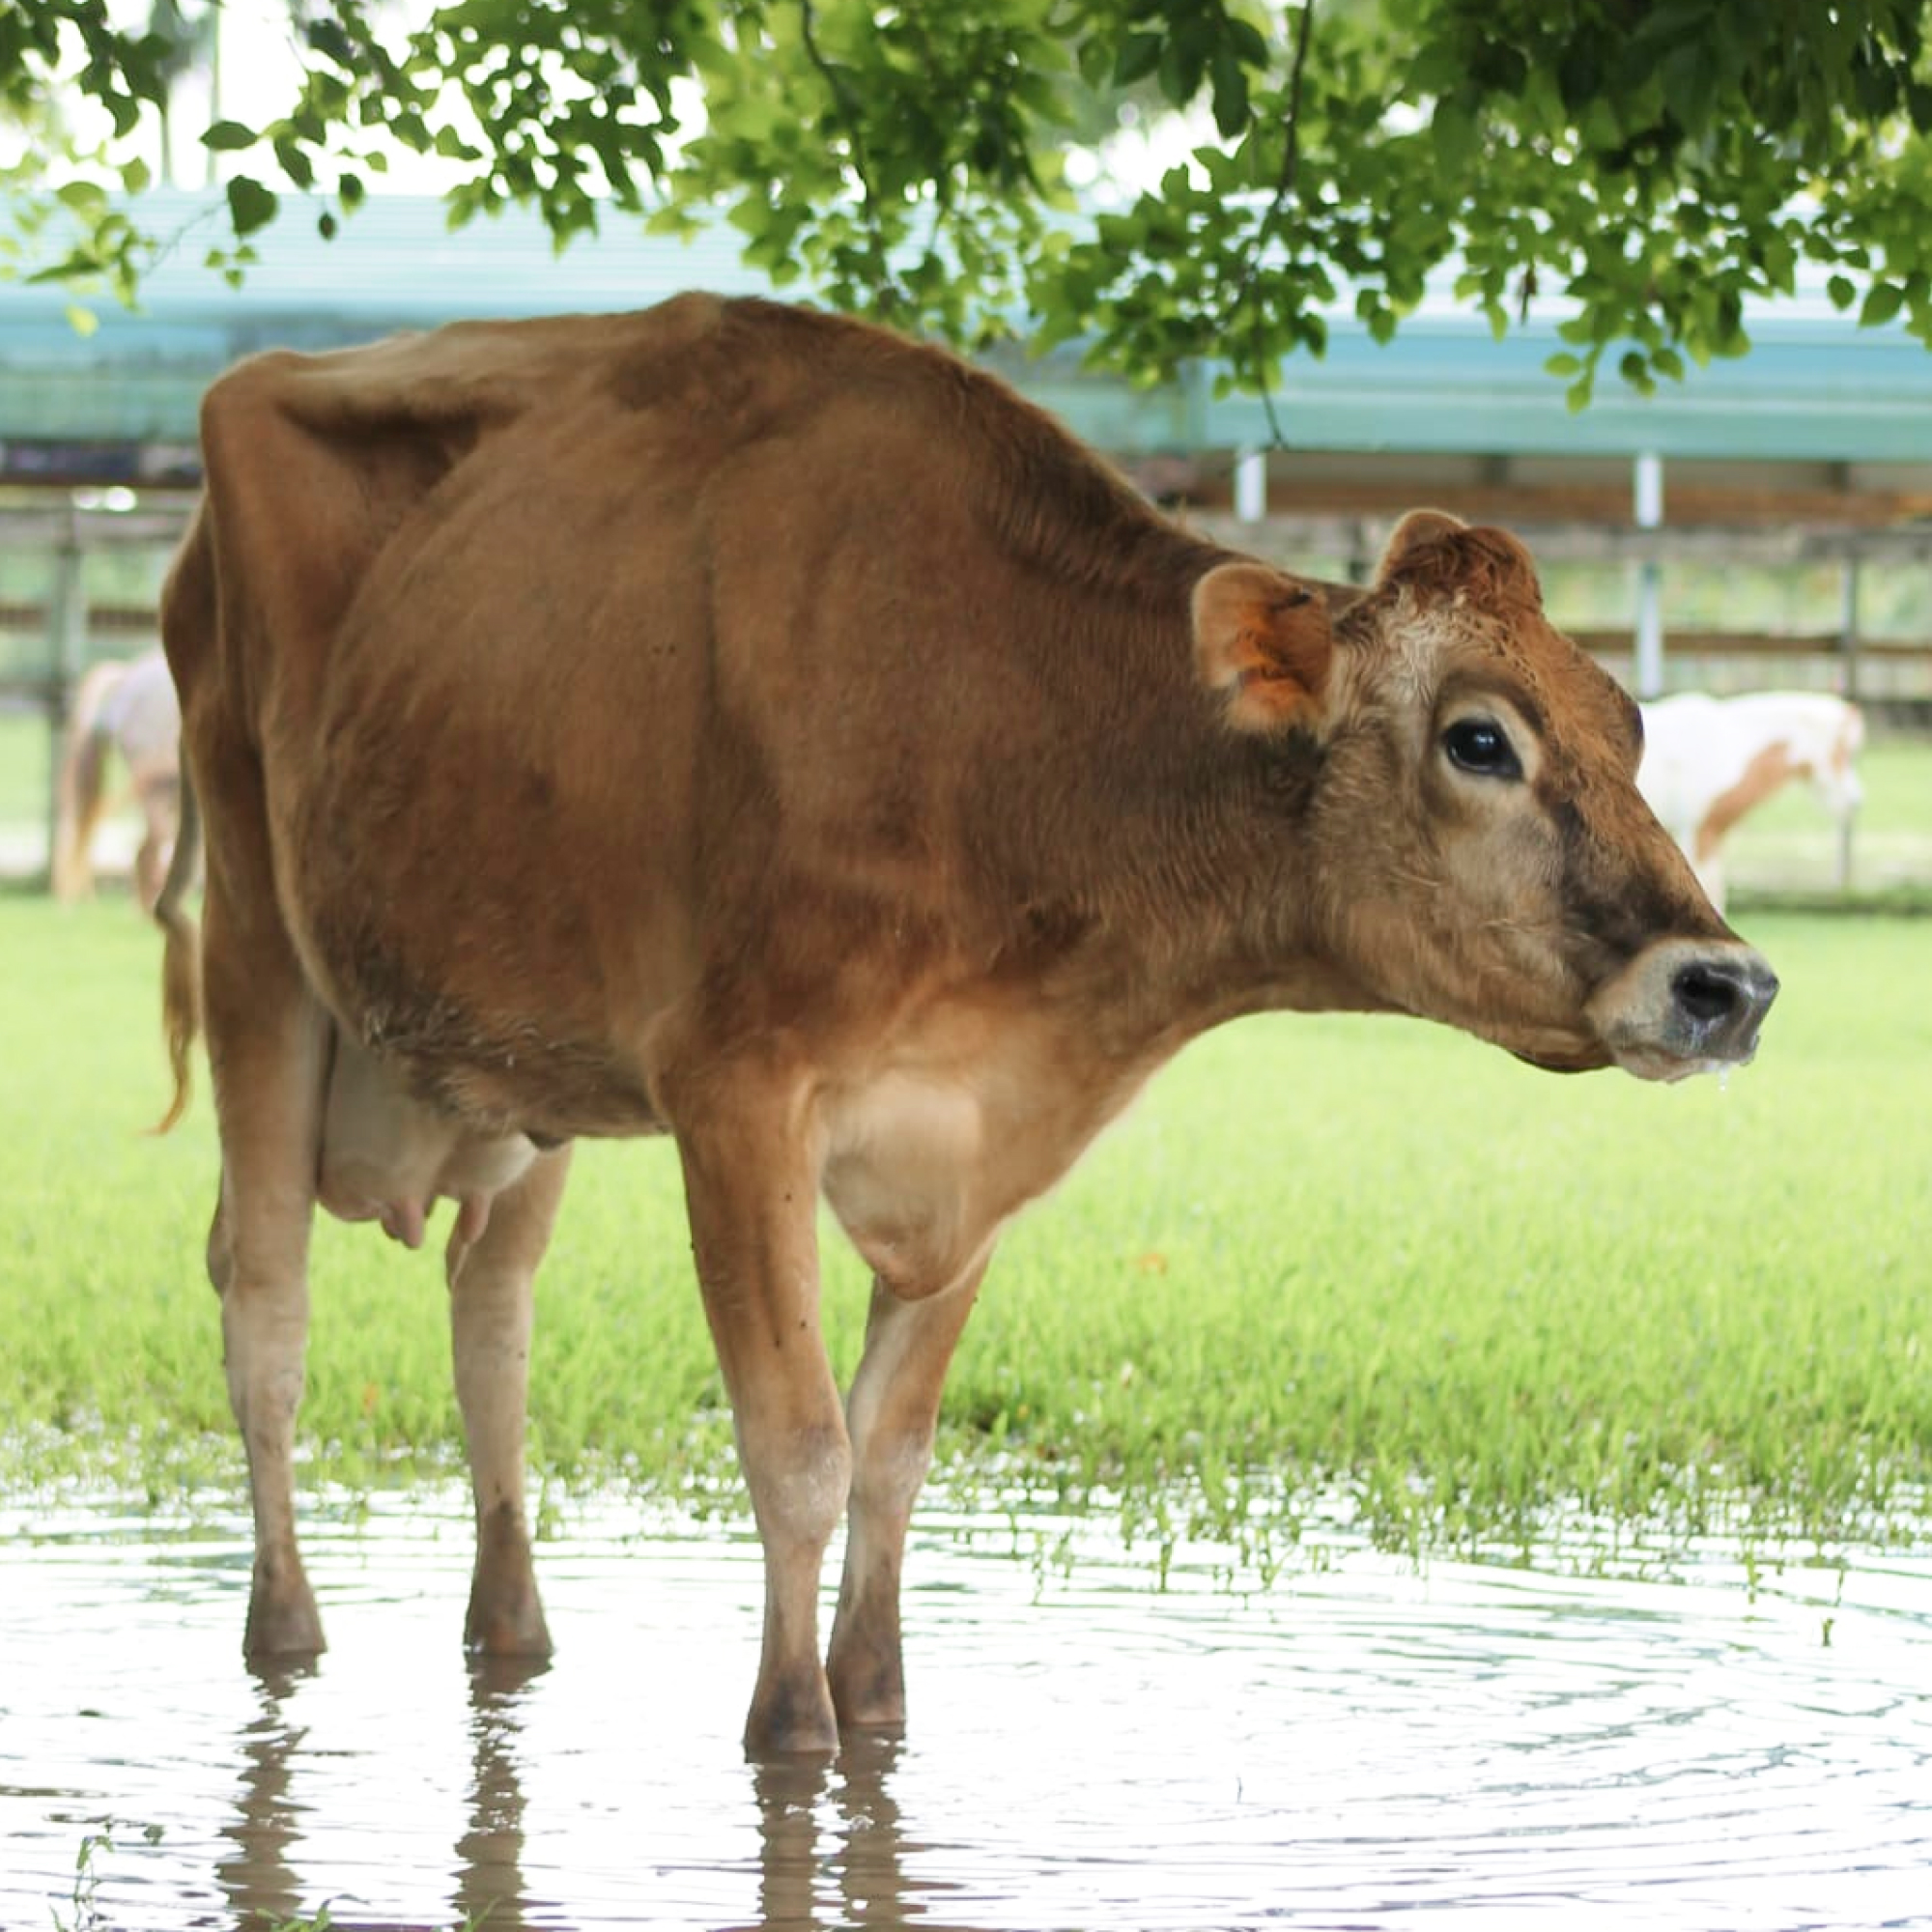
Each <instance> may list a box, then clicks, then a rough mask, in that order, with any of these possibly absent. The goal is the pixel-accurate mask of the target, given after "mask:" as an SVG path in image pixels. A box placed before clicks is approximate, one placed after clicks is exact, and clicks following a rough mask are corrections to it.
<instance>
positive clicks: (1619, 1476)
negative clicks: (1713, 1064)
mask: <svg viewBox="0 0 1932 1932" xmlns="http://www.w3.org/2000/svg"><path fill="white" fill-rule="evenodd" d="M1748 925H1749V931H1750V934H1751V936H1752V937H1753V938H1755V939H1756V940H1758V941H1759V943H1761V944H1762V945H1763V946H1764V947H1765V948H1766V950H1767V951H1768V952H1770V953H1771V955H1772V957H1773V959H1774V962H1775V963H1776V966H1777V968H1778V970H1779V972H1780V973H1781V974H1782V976H1783V977H1784V980H1785V988H1786V990H1785V992H1784V994H1783V996H1782V998H1781V1000H1780V1003H1779V1006H1778V1008H1777V1009H1776V1012H1775V1014H1774V1015H1773V1018H1772V1021H1771V1023H1770V1025H1769V1027H1768V1029H1767V1037H1766V1044H1765V1048H1764V1051H1763V1053H1762V1055H1761V1056H1760V1060H1759V1063H1758V1064H1757V1065H1754V1066H1752V1067H1750V1068H1748V1069H1747V1070H1745V1071H1743V1072H1741V1073H1739V1074H1737V1075H1735V1076H1734V1077H1733V1078H1732V1079H1731V1080H1730V1082H1729V1084H1728V1087H1727V1088H1724V1089H1720V1088H1719V1086H1718V1085H1717V1084H1716V1083H1715V1082H1711V1081H1705V1082H1698V1083H1690V1084H1688V1085H1686V1086H1684V1087H1679V1088H1671V1089H1660V1088H1655V1087H1645V1086H1642V1085H1640V1084H1639V1083H1637V1082H1634V1081H1631V1080H1629V1079H1627V1078H1625V1077H1624V1076H1622V1075H1618V1074H1609V1073H1605V1074H1597V1075H1590V1076H1584V1077H1581V1078H1576V1079H1561V1078H1556V1077H1553V1076H1549V1075H1544V1074H1540V1073H1536V1072H1534V1071H1532V1070H1530V1069H1528V1068H1525V1067H1523V1066H1521V1065H1518V1064H1517V1063H1515V1062H1513V1061H1511V1060H1509V1059H1508V1058H1507V1057H1505V1056H1503V1055H1501V1054H1498V1053H1496V1052H1495V1051H1494V1050H1493V1049H1490V1048H1486V1047H1483V1046H1480V1045H1478V1044H1477V1043H1475V1042H1473V1041H1470V1040H1466V1039H1464V1038H1463V1037H1459V1036H1456V1035H1452V1034H1450V1033H1447V1032H1444V1031H1441V1030H1438V1029H1435V1028H1431V1027H1427V1026H1423V1025H1420V1024H1417V1023H1415V1022H1409V1021H1395V1020H1361V1019H1351V1018H1345V1017H1332V1018H1306V1017H1284V1018H1281V1019H1265V1020H1259V1021H1252V1022H1244V1023H1242V1024H1240V1025H1238V1026H1236V1027H1233V1028H1230V1029H1227V1030H1224V1031H1223V1032H1221V1033H1219V1034H1217V1035H1214V1036H1211V1037H1208V1039H1206V1040H1204V1041H1202V1042H1200V1043H1198V1044H1197V1045H1196V1046H1195V1047H1194V1048H1193V1049H1191V1050H1190V1051H1189V1052H1188V1053H1187V1054H1185V1055H1183V1056H1182V1058H1181V1059H1180V1061H1179V1062H1178V1063H1177V1064H1176V1065H1174V1066H1173V1067H1171V1068H1170V1069H1169V1070H1168V1071H1167V1072H1166V1073H1165V1074H1164V1075H1163V1076H1162V1077H1161V1078H1160V1079H1159V1080H1158V1081H1157V1082H1156V1083H1155V1085H1154V1086H1153V1088H1152V1089H1151V1092H1150V1094H1148V1096H1147V1097H1146V1098H1145V1099H1144V1100H1143V1101H1142V1103H1141V1104H1140V1105H1139V1107H1138V1108H1137V1109H1136V1110H1135V1111H1134V1112H1133V1113H1132V1114H1131V1115H1130V1116H1129V1117H1128V1119H1127V1120H1126V1121H1125V1122H1123V1123H1122V1125H1120V1126H1119V1127H1118V1128H1117V1129H1116V1130H1115V1131H1114V1132H1113V1133H1112V1134H1111V1135H1109V1136H1108V1137H1107V1138H1106V1139H1104V1140H1103V1141H1102V1143H1101V1144H1100V1145H1099V1147H1098V1148H1097V1149H1096V1150H1095V1151H1094V1153H1093V1154H1092V1155H1091V1156H1090V1158H1089V1160H1088V1161H1087V1162H1086V1163H1085V1164H1084V1165H1083V1166H1082V1167H1081V1168H1080V1169H1078V1170H1077V1171H1076V1173H1075V1175H1074V1176H1073V1178H1072V1179H1070V1180H1069V1181H1068V1182H1067V1184H1066V1185H1065V1187H1063V1188H1062V1189H1061V1190H1060V1191H1059V1192H1058V1193H1057V1194H1056V1195H1055V1196H1054V1197H1052V1198H1051V1199H1050V1200H1049V1201H1047V1202H1046V1203H1044V1204H1042V1205H1041V1206H1040V1207H1039V1208H1036V1209H1035V1210H1034V1211H1033V1212H1032V1213H1031V1215H1029V1216H1027V1217H1025V1218H1023V1219H1022V1221H1021V1222H1020V1223H1019V1224H1018V1226H1017V1227H1016V1228H1015V1229H1014V1230H1013V1231H1012V1232H1011V1233H1010V1234H1009V1237H1008V1239H1007V1241H1006V1243H1005V1245H1004V1248H1003V1252H1002V1254H1001V1256H1000V1257H999V1259H998V1261H997V1262H996V1264H995V1266H994V1269H993V1273H992V1276H991V1278H990V1280H989V1283H988V1286H987V1289H986V1292H985V1294H984V1296H983V1298H982V1301H981V1305H980V1310H979V1311H978V1313H977V1314H976V1315H975V1318H974V1321H973V1324H972V1326H971V1327H970V1328H969V1331H968V1334H967V1338H966V1341H965V1343H964V1345H963V1346H962V1349H961V1351H960V1355H959V1359H958V1361H957V1363H956V1364H955V1367H954V1372H953V1375H952V1380H951V1383H950V1385H949V1389H948V1394H947V1402H946V1406H945V1410H944V1418H943V1437H942V1445H941V1450H942V1462H943V1465H944V1467H945V1469H946V1472H947V1475H948V1478H949V1480H950V1481H951V1482H952V1484H953V1485H954V1487H955V1488H958V1489H963V1490H965V1491H967V1492H977V1493H978V1494H980V1495H981V1496H993V1495H997V1496H1003V1497H1010V1496H1012V1495H1013V1494H1015V1493H1020V1492H1024V1493H1026V1494H1030V1495H1034V1496H1045V1497H1049V1498H1051V1499H1053V1500H1055V1501H1057V1502H1061V1503H1065V1504H1070V1505H1072V1506H1074V1507H1076V1508H1090V1509H1091V1508H1108V1509H1118V1510H1119V1511H1121V1512H1122V1515H1123V1517H1124V1519H1125V1520H1126V1521H1127V1522H1128V1524H1129V1526H1130V1527H1131V1528H1133V1529H1135V1530H1136V1531H1138V1532H1148V1533H1151V1534H1152V1535H1153V1536H1154V1537H1155V1538H1156V1540H1158V1541H1166V1540H1168V1539H1171V1538H1172V1537H1174V1536H1176V1535H1179V1534H1180V1533H1182V1532H1184V1531H1195V1532H1202V1533H1206V1534H1208V1535H1210V1536H1214V1537H1218V1538H1220V1539H1222V1540H1224V1541H1226V1542H1227V1543H1229V1544H1230V1545H1231V1546H1232V1547H1233V1548H1236V1549H1237V1550H1239V1551H1240V1552H1241V1553H1242V1554H1244V1555H1245V1556H1247V1557H1249V1558H1252V1559H1254V1560H1256V1561H1259V1562H1260V1563H1261V1564H1262V1565H1263V1566H1264V1568H1265V1567H1266V1566H1267V1565H1269V1564H1271V1563H1273V1562H1276V1561H1279V1560H1281V1559H1282V1558H1283V1556H1284V1553H1285V1551H1286V1550H1287V1549H1288V1548H1289V1547H1290V1546H1292V1545H1293V1541H1294V1539H1295V1537H1296V1536H1297V1535H1298V1533H1299V1529H1300V1524H1301V1522H1302V1520H1303V1519H1304V1517H1305V1515H1306V1513H1307V1512H1309V1511H1311V1510H1314V1509H1318V1508H1320V1509H1325V1510H1330V1511H1332V1510H1333V1509H1334V1508H1335V1507H1337V1506H1338V1499H1339V1502H1340V1504H1341V1506H1344V1507H1348V1508H1351V1509H1352V1510H1354V1511H1355V1512H1356V1513H1357V1514H1358V1518H1359V1520H1361V1521H1362V1522H1363V1523H1364V1524H1365V1525H1366V1527H1367V1529H1368V1530H1369V1532H1370V1533H1371V1534H1372V1535H1373V1536H1374V1537H1375V1538H1376V1539H1377V1540H1378V1541H1379V1542H1381V1543H1383V1544H1386V1545H1392V1546H1398V1547H1404V1548H1414V1549H1424V1548H1457V1549H1476V1548H1494V1547H1496V1546H1502V1547H1504V1548H1530V1547H1532V1546H1534V1545H1536V1544H1537V1543H1538V1542H1539V1541H1540V1540H1545V1539H1547V1538H1548V1536H1549V1535H1550V1534H1551V1533H1552V1525H1553V1524H1554V1523H1555V1521H1556V1520H1557V1518H1558V1516H1559V1515H1560V1513H1562V1512H1564V1511H1566V1510H1572V1509H1580V1510H1581V1511H1582V1512H1584V1513H1585V1515H1586V1516H1587V1517H1588V1518H1589V1519H1590V1520H1592V1521H1594V1522H1596V1523H1598V1524H1600V1525H1605V1524H1606V1525H1608V1526H1609V1528H1608V1531H1607V1533H1608V1534H1609V1535H1610V1536H1611V1537H1612V1538H1614V1537H1616V1536H1619V1535H1622V1534H1623V1533H1624V1532H1625V1531H1628V1532H1630V1533H1631V1534H1632V1535H1637V1534H1644V1535H1649V1534H1653V1533H1665V1532H1667V1533H1668V1534H1670V1535H1674V1536H1682V1535H1684V1534H1689V1533H1694V1532H1697V1531H1701V1530H1706V1529H1721V1530H1725V1531H1730V1532H1738V1531H1742V1532H1744V1533H1746V1534H1747V1535H1750V1536H1804V1537H1808V1538H1816V1539H1819V1540H1821V1541H1823V1542H1826V1543H1839V1544H1842V1543H1885V1542H1889V1541H1899V1540H1912V1539H1919V1540H1922V1539H1923V1537H1924V1536H1925V1534H1926V1531H1927V1520H1926V1517H1925V1515H1924V1511H1925V1508H1926V1484H1927V1478H1928V1463H1929V1462H1932V1189H1928V1187H1927V1184H1926V1176H1927V1173H1928V1169H1932V1111H1928V1108H1927V1106H1926V1085H1925V1067H1926V1065H1927V1064H1928V1049H1932V1008H1928V1006H1927V1004H1926V1002H1925V999H1924V988H1925V987H1926V986H1927V985H1932V923H1929V922H1925V921H1917V920H1875V919H1848V918H1835V919H1828V918H1811V917H1800V916H1793V915H1783V914H1768V915H1764V916H1762V917H1760V918H1758V919H1756V920H1755V921H1753V922H1749V923H1748ZM0 954H4V956H5V958H6V960H7V961H8V974H7V979H8V984H9V987H10V989H11V990H12V991H13V993H14V997H13V998H12V999H11V1000H10V1001H9V1002H8V1003H7V1005H6V1008H5V1009H4V1014H0V1065H5V1067H6V1069H7V1074H6V1080H5V1084H4V1089H0V1126H4V1132H5V1146H6V1149H7V1161H6V1165H5V1168H4V1179H0V1256H4V1265H0V1332H4V1333H5V1334H6V1335H7V1336H8V1338H9V1339H8V1346H7V1348H6V1350H5V1351H4V1358H0V1487H11V1488H15V1489H18V1488H22V1487H28V1486H33V1485H37V1484H43V1483H51V1482H57V1481H66V1480H75V1479H79V1480H97V1479H98V1480H101V1481H112V1482H115V1483H117V1484H121V1485H132V1486H135V1487H137V1488H139V1487H145V1488H146V1490H147V1491H148V1492H150V1493H151V1494H152V1495H153V1496H154V1497H155V1498H156V1500H163V1499H169V1498H172V1497H175V1496H177V1495H179V1494H180V1493H181V1492H183V1490H184V1489H185V1487H187V1486H189V1485H192V1484H194V1483H198V1482H203V1481H207V1480H214V1481H219V1482H221V1483H224V1484H228V1485H231V1486H236V1488H237V1491H238V1493H239V1484H240V1474H239V1468H240V1464H239V1457H238V1456H237V1453H236V1451H235V1449H234V1446H233V1444H232V1441H231V1439H230V1424H229V1420H228V1414H227V1407H226V1399H225V1395H224V1392H223V1387H222V1380H221V1373H220V1362H219V1355H220V1343H219V1334H218V1326H217V1317H216V1307H215V1301H214V1297H213V1293H212V1292H211V1291H210V1290H209V1288H208V1287H207V1285H206V1279H205V1276H204V1275H203V1273H202V1266H201V1245H202V1239H203V1236H204V1234H205V1230H206V1223H207V1214H208V1210H209V1208H210V1206H211V1204H212V1200H213V1184H214V1177H215V1170H216V1160H215V1151H214V1146H213V1133H212V1128H211V1124H210V1110H209V1108H208V1105H207V1102H206V1098H205V1081H204V1083H203V1090H204V1091H203V1095H202V1097H201V1099H200V1101H199V1103H198V1104H197V1106H196V1108H195V1110H194V1111H193V1113H192V1114H191V1115H190V1117H189V1120H188V1122H186V1123H185V1126H184V1127H183V1128H182V1129H180V1130H178V1131H177V1133H176V1134H174V1135H173V1136H171V1137H169V1138H167V1139H165V1140H155V1139H152V1138H149V1137H146V1136H144V1135H143V1133H142V1132H141V1128H142V1127H143V1126H144V1125H145V1123H146V1122H148V1121H150V1120H151V1119H152V1118H153V1117H154V1115H155V1114H156V1111H157V1110H158V1107H159V1105H160V1102H161V1099H162V1097H163V1092H164V1084H165V1083H164V1078H163V1067H162V1058H161V1049H160V1042H159V1037H158V1026H157V1020H156V1000H155V993H154V982H155V967H156V943H155V940H154V938H153V935H152V934H151V933H150V932H149V931H148V929H147V928H146V927H144V926H143V924H142V923H141V922H140V921H139V920H138V919H136V918H135V917H134V916H133V915H132V914H131V912H130V911H129V910H128V906H127V905H126V903H125V902H122V901H108V902H106V903H103V904H100V905H97V906H93V907H87V908H82V909H80V910H78V911H65V912H64V911H59V910H56V909H54V908H52V907H50V906H48V905H47V904H45V903H43V902H42V901H39V900H36V899H31V898H27V897H23V896H17V895H16V896H14V897H11V898H0ZM441 1212H442V1215H443V1216H446V1215H447V1212H448V1210H447V1209H446V1208H445V1209H443V1210H441ZM440 1225H441V1223H440ZM826 1250H827V1256H828V1280H827V1296H828V1305H829V1308H830V1311H831V1316H832V1321H831V1329H832V1335H833V1344H834V1348H835V1351H836V1354H837V1356H838V1360H839V1362H840V1364H841V1368H849V1365H850V1363H851V1361H852V1359H853V1356H854V1352H855V1350H856V1347H857V1343H858V1338H859V1333H860V1329H861V1324H862V1318H863V1308H864V1300H865V1287H864V1282H863V1280H862V1278H861V1276H860V1271H859V1269H858V1266H857V1264H856V1263H855V1262H854V1261H853V1259H852V1257H851V1256H850V1254H849V1252H848V1251H847V1250H846V1249H845V1248H844V1247H843V1245H842V1243H841V1242H840V1241H839V1240H838V1237H837V1236H836V1235H833V1236H828V1239H827V1242H826ZM313 1282H314V1291H315V1292H314V1306H315V1329H314V1336H313V1341H312V1345H311V1353H310V1390H309V1396H308V1400H307V1404H306V1406H305V1408H304V1412H303V1421H302V1427H303V1438H304V1441H305V1442H306V1443H307V1444H308V1445H309V1446H310V1451H311V1455H310V1461H309V1463H308V1464H307V1470H308V1475H309V1477H310V1478H311V1479H312V1480H314V1481H316V1482H321V1481H323V1480H325V1479H327V1480H335V1481H343V1482H347V1483H349V1484H351V1485H371V1484H377V1483H383V1482H386V1481H391V1480H396V1479H398V1478H400V1477H404V1476H407V1475H408V1474H410V1473H411V1472H421V1471H425V1470H443V1469H446V1468H448V1467H449V1466H451V1464H452V1463H454V1462H455V1460H456V1455H457V1451H456V1446H455V1445H456V1442H457V1423H456V1415H455V1408H454V1403H453V1399H452V1397H451V1395H450V1392H449V1385H448V1372H447V1345H446V1338H445V1305H444V1295H443V1290H442V1284H441V1277H440V1259H439V1257H438V1256H436V1255H435V1254H433V1253H424V1254H421V1255H416V1256H410V1255H407V1254H405V1253H403V1252H402V1251H401V1250H398V1249H394V1248H391V1247H390V1246H389V1245H388V1244H387V1243H385V1242H384V1241H383V1240H382V1239H381V1237H380V1236H377V1235H375V1234H373V1233H372V1232H371V1231H369V1230H367V1229H348V1228H342V1227H338V1226H335V1225H333V1224H328V1223H325V1224H323V1225H321V1226H320V1227H319V1229H318V1238H317V1243H316V1249H315V1255H314V1266H313ZM532 1408H533V1412H534V1416H535V1418H536V1421H535V1427H534V1429H533V1432H532V1458H533V1462H534V1463H535V1464H536V1467H537V1470H538V1472H539V1475H540V1476H541V1477H542V1478H543V1479H544V1480H546V1481H548V1482H551V1483H554V1484H559V1485H565V1486H572V1485H578V1484H590V1483H603V1482H611V1481H616V1482H619V1483H625V1484H632V1485H635V1486H637V1487H638V1488H639V1489H640V1490H644V1491H649V1492H658V1493H666V1494H672V1495H676V1494H683V1495H685V1496H687V1497H688V1498H690V1499H691V1501H692V1502H693V1503H694V1504H695V1505H696V1506H698V1507H704V1508H709V1507H714V1506H717V1505H718V1504H719V1502H720V1499H721V1498H725V1497H728V1496H733V1495H735V1480H734V1477H733V1475H732V1471H731V1461H730V1449H729V1424H728V1418H727V1417H726V1415H725V1409H724V1406H723V1398H722V1393H721V1389H720V1385H719V1380H718V1376H717V1372H716V1370H715V1368H714V1367H713V1364H712V1361H711V1356H710V1351H709V1344H708V1341H707V1338H706V1335H705V1332H704V1326H703V1322H702V1320H701V1318H700V1315H699V1310H698V1304H697V1297H696V1289H695V1286H694V1284H693V1280H692V1274H691V1266H690V1259H689V1242H688V1239H687V1236H686V1233H685V1229H684V1225H683V1219H682V1208H681V1202H680V1197H679V1190H678V1183H677V1177H676V1163H675V1160H674V1158H673V1155H672V1151H671V1150H670V1149H669V1148H668V1146H667V1145H665V1144H663V1143H648V1144H640V1145H628V1146H590V1147H586V1148H585V1149H583V1150H582V1155H581V1157H580V1162H579V1166H578V1169H577V1172H576V1174H575V1176H574V1178H573V1182H572V1193H571V1198H570V1199H569V1201H568V1203H567V1205H566V1208H565V1211H564V1215H563V1220H562V1223H561V1226H560V1228H559V1230H558V1235H557V1239H556V1242H555V1245H554V1249H553V1252H552V1255H551V1258H550V1260H549V1262H548V1263H547V1264H546V1267H545V1271H544V1273H543V1275H542V1276H541V1277H540V1280H539V1314H538V1346H537V1358H536V1363H535V1368H534V1373H533V1388H532Z"/></svg>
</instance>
